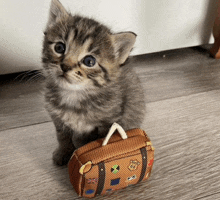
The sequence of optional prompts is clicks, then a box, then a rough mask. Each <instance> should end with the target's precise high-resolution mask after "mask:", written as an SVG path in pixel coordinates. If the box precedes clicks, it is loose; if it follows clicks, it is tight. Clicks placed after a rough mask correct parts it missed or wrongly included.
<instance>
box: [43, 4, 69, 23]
mask: <svg viewBox="0 0 220 200" xmlns="http://www.w3.org/2000/svg"><path fill="white" fill-rule="evenodd" d="M68 15H69V14H68V12H67V11H66V9H65V8H64V7H63V5H62V4H61V3H60V1H59V0H52V1H51V5H50V13H49V20H48V23H47V27H49V26H51V25H53V24H54V23H56V22H57V21H59V20H60V19H62V18H66V17H68Z"/></svg>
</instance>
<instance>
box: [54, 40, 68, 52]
mask: <svg viewBox="0 0 220 200" xmlns="http://www.w3.org/2000/svg"><path fill="white" fill-rule="evenodd" d="M54 50H55V51H56V52H57V53H59V54H63V53H64V52H65V50H66V45H65V44H64V43H62V42H58V43H56V45H55V47H54Z"/></svg>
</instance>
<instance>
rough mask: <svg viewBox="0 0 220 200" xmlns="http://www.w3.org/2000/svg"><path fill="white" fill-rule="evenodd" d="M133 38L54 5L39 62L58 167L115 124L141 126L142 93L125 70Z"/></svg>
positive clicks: (127, 68) (129, 73) (54, 2)
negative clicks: (55, 140)
mask: <svg viewBox="0 0 220 200" xmlns="http://www.w3.org/2000/svg"><path fill="white" fill-rule="evenodd" d="M135 39H136V35H135V34H134V33H132V32H124V33H118V34H113V33H111V31H110V30H109V29H108V28H107V27H106V26H104V25H102V24H100V23H98V22H96V21H95V20H93V19H89V18H86V17H81V16H78V15H76V16H72V15H71V14H70V13H68V12H67V11H66V10H65V8H64V7H63V6H62V5H61V3H60V2H59V1H58V0H52V2H51V8H50V17H49V21H48V24H47V27H46V31H45V37H44V43H43V56H42V62H43V66H44V71H45V76H46V93H45V100H46V108H47V110H48V112H49V114H50V116H51V118H52V120H53V122H54V125H55V127H56V132H57V139H58V142H59V146H58V148H57V149H56V150H55V151H54V153H53V160H54V162H55V163H56V164H58V165H64V164H67V162H68V160H69V158H70V156H71V155H72V153H73V151H74V150H75V149H76V148H79V147H81V146H82V145H84V144H86V143H88V142H90V141H93V140H96V139H98V138H102V137H105V136H106V134H107V132H108V130H109V128H110V126H111V125H112V124H113V123H114V122H117V123H119V124H120V125H121V126H122V127H123V128H124V129H125V130H127V129H131V128H137V127H140V124H141V122H142V120H143V118H144V112H145V102H144V93H143V90H142V87H141V85H140V82H139V79H138V78H137V76H136V75H135V73H134V71H132V69H131V68H129V67H128V66H126V65H124V63H125V61H126V60H127V58H128V56H129V53H130V51H131V49H132V48H133V45H134V43H135Z"/></svg>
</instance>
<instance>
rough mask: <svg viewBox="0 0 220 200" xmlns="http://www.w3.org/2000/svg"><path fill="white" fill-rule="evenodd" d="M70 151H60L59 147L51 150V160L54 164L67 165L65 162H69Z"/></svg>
mask: <svg viewBox="0 0 220 200" xmlns="http://www.w3.org/2000/svg"><path fill="white" fill-rule="evenodd" d="M71 155H72V153H65V152H63V151H61V150H60V149H56V150H55V151H54V152H53V162H54V163H55V164H56V165H60V166H62V165H67V163H68V162H69V160H70V158H71Z"/></svg>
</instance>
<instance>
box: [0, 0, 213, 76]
mask: <svg viewBox="0 0 220 200" xmlns="http://www.w3.org/2000/svg"><path fill="white" fill-rule="evenodd" d="M60 1H61V2H62V3H63V5H64V6H65V7H66V8H67V9H68V10H70V11H71V12H72V13H78V14H83V15H85V16H89V17H93V18H95V19H98V20H99V21H101V22H103V23H105V24H106V25H108V26H110V28H112V30H113V31H114V32H120V31H133V32H135V33H137V35H138V37H137V42H136V45H135V49H134V51H133V52H132V54H133V55H136V54H145V53H152V52H157V51H162V50H169V49H175V48H182V47H188V46H196V45H200V44H205V43H209V42H213V38H212V37H210V36H211V29H212V24H213V20H214V15H215V10H216V5H215V4H216V0H111V1H110V0H60ZM49 5H50V0H19V1H18V0H8V1H6V0H0V74H6V73H12V72H17V71H24V70H32V69H39V68H41V59H40V58H41V46H42V39H43V30H44V27H45V24H46V21H47V17H48V10H49Z"/></svg>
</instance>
